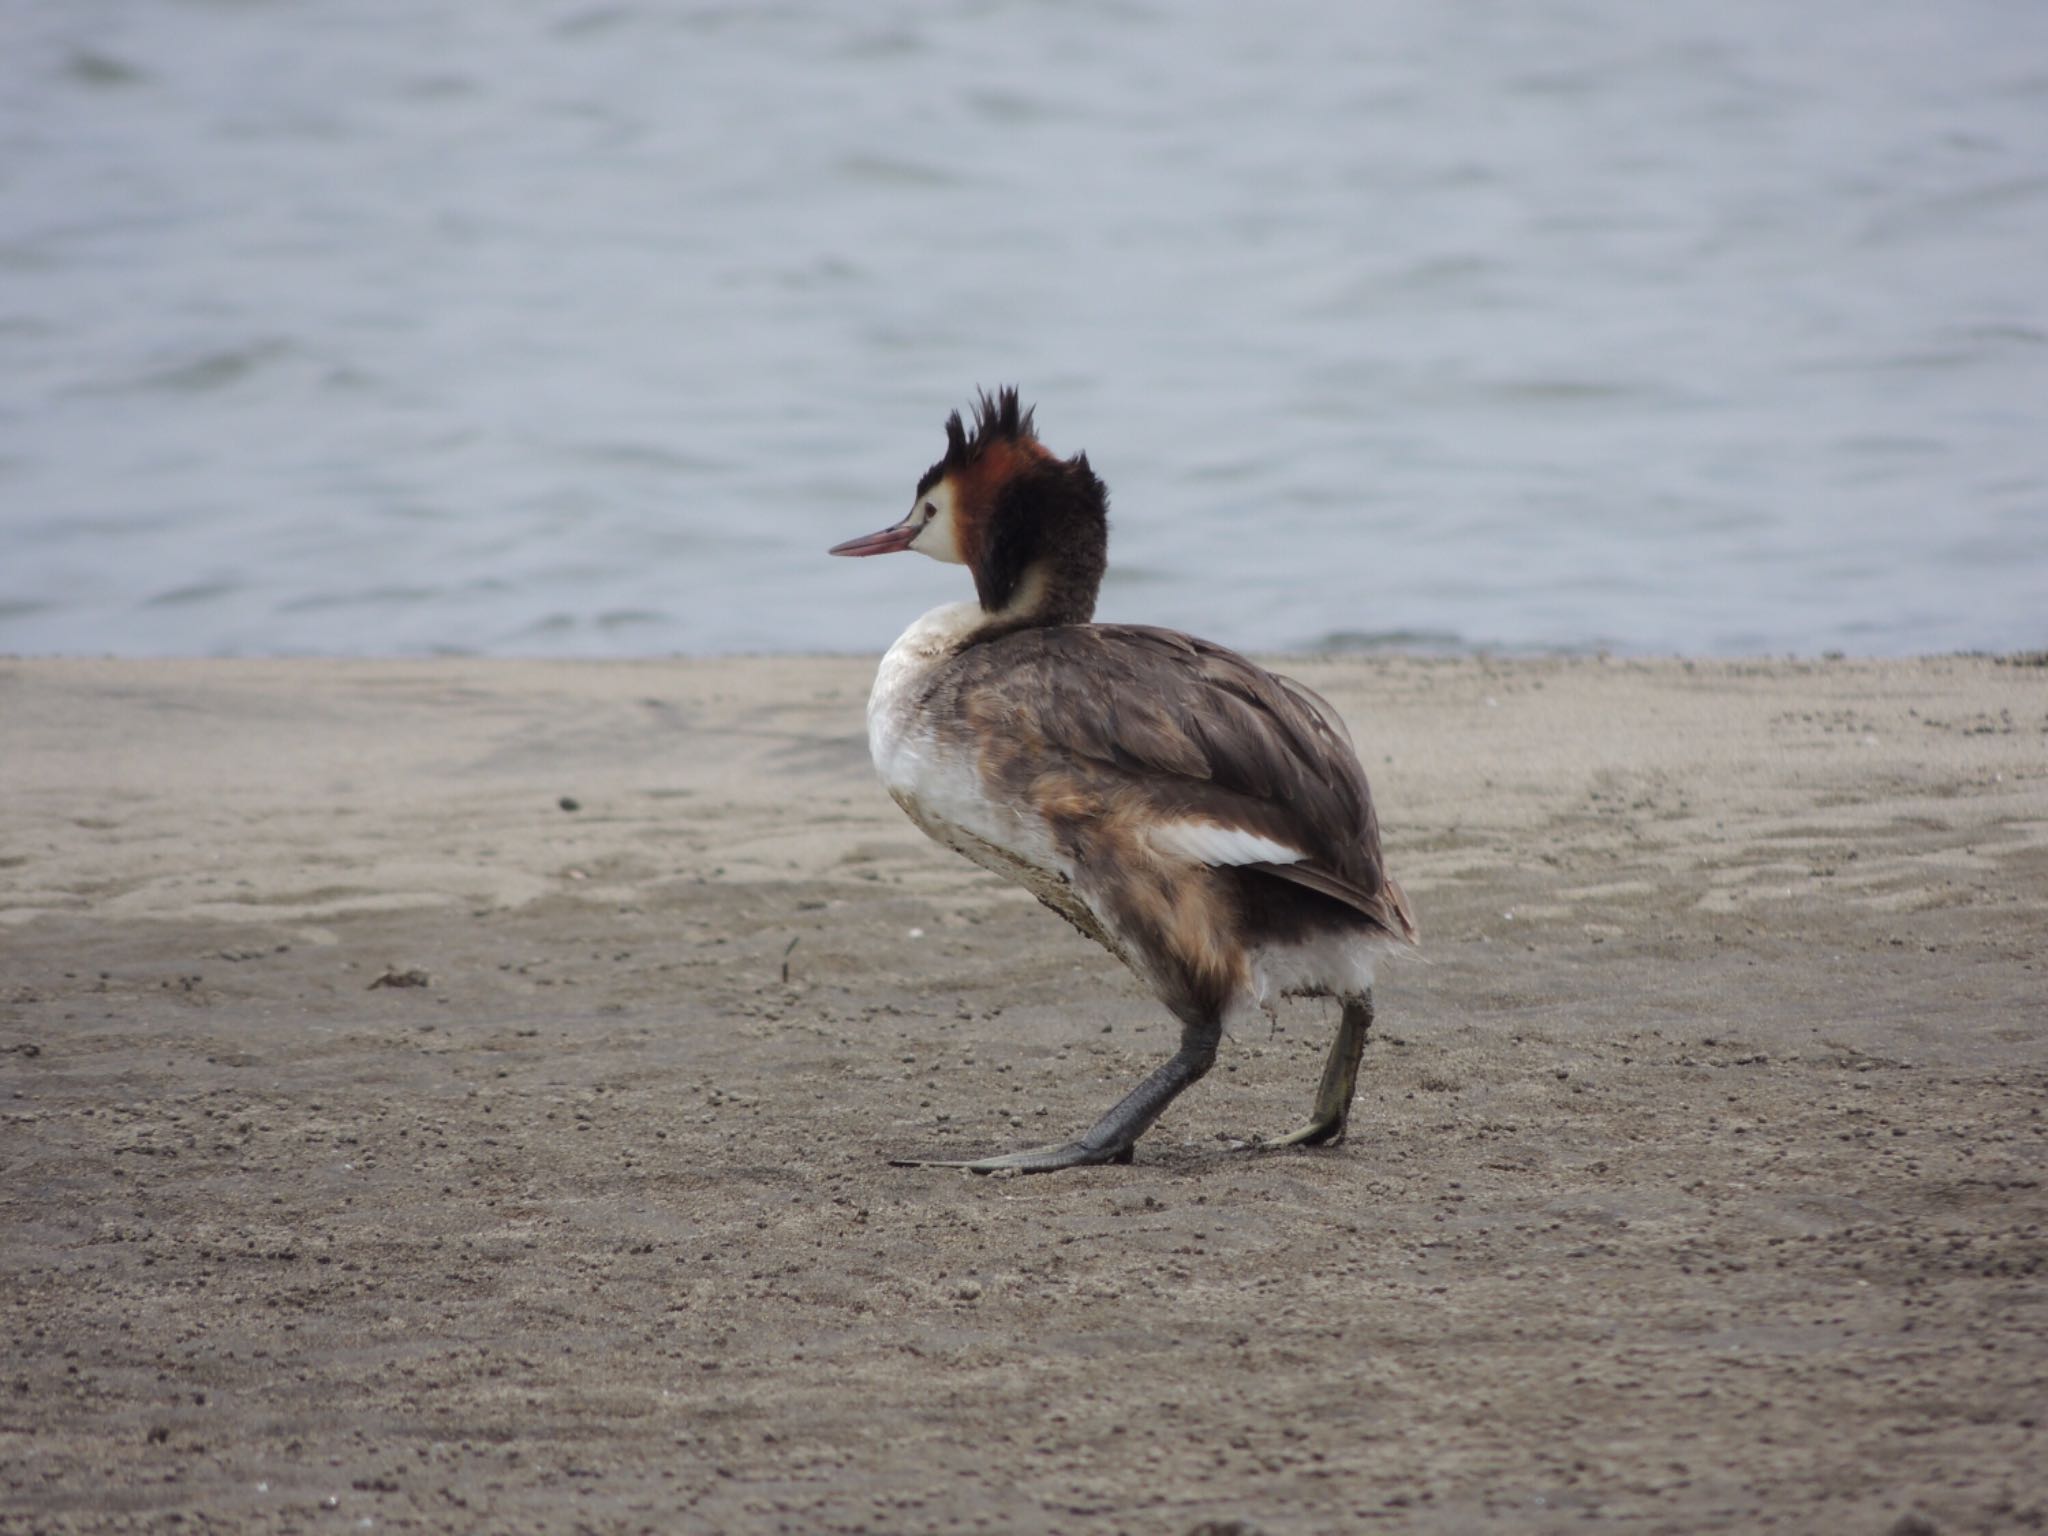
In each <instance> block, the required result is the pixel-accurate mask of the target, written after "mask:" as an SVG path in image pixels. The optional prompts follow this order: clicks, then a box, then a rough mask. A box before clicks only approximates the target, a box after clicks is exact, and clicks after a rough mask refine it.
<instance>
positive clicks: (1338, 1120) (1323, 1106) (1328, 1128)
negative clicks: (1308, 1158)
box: [1259, 992, 1372, 1148]
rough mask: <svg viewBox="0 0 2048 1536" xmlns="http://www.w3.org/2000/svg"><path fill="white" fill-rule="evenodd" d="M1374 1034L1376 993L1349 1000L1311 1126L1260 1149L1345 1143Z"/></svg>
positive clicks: (1269, 1142) (1324, 1068)
mask: <svg viewBox="0 0 2048 1536" xmlns="http://www.w3.org/2000/svg"><path fill="white" fill-rule="evenodd" d="M1371 1030H1372V993H1370V992H1367V993H1366V994H1365V995H1364V996H1363V997H1347V998H1345V999H1344V1017H1343V1018H1342V1019H1341V1020H1340V1021H1339V1022H1338V1025H1337V1038H1336V1039H1335V1040H1333V1041H1331V1042H1330V1059H1329V1060H1328V1061H1326V1062H1324V1063H1323V1080H1322V1082H1321V1083H1320V1084H1318V1085H1317V1087H1316V1107H1315V1109H1314V1111H1313V1112H1312V1113H1311V1114H1310V1116H1309V1122H1308V1124H1307V1125H1304V1126H1302V1127H1301V1129H1299V1130H1296V1131H1289V1132H1288V1133H1287V1134H1286V1135H1285V1136H1275V1137H1274V1138H1273V1139H1272V1140H1271V1141H1264V1142H1261V1143H1259V1145H1260V1146H1262V1147H1268V1148H1272V1147H1313V1146H1319V1145H1321V1144H1322V1143H1324V1142H1329V1143H1331V1144H1335V1143H1337V1142H1340V1141H1342V1140H1343V1139H1344V1124H1345V1122H1346V1121H1347V1120H1349V1119H1350V1118H1351V1095H1352V1093H1353V1092H1354V1091H1355V1090H1356V1089H1357V1087H1358V1063H1359V1060H1360V1058H1361V1057H1363V1056H1364V1055H1365V1037H1366V1035H1367V1034H1368V1033H1370V1032H1371Z"/></svg>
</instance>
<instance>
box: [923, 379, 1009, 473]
mask: <svg viewBox="0 0 2048 1536" xmlns="http://www.w3.org/2000/svg"><path fill="white" fill-rule="evenodd" d="M975 395H976V396H977V400H976V404H975V410H974V430H973V432H972V434H971V435H970V434H969V432H968V429H967V424H966V423H965V422H963V421H962V420H961V419H960V413H959V412H958V411H955V412H953V414H952V415H950V416H948V417H947V418H946V456H945V457H944V458H942V459H940V460H939V461H938V463H936V464H934V465H933V466H932V467H931V468H930V469H928V470H926V471H925V472H924V476H923V478H922V479H920V480H919V481H918V482H917V494H918V495H920V496H922V495H923V494H924V493H925V492H926V491H928V490H930V489H931V488H932V487H933V486H935V485H937V484H938V483H939V482H940V481H941V480H943V479H945V478H946V476H948V475H950V474H953V473H955V472H957V471H959V470H963V469H965V468H967V466H968V465H970V464H972V463H973V462H974V461H975V460H976V459H977V458H979V457H980V456H981V454H982V452H983V450H985V449H986V448H987V447H988V445H989V444H990V443H993V442H997V441H1007V442H1018V441H1020V440H1023V439H1027V438H1028V439H1031V440H1032V441H1036V440H1037V438H1038V431H1037V429H1036V428H1035V427H1034V426H1033V425H1032V421H1031V416H1032V413H1031V412H1030V411H1029V410H1027V409H1025V408H1024V406H1023V404H1022V403H1021V402H1020V401H1019V400H1018V399H1017V391H1016V389H1015V388H1014V387H1013V386H1009V385H1005V386H1004V387H1003V388H1001V389H998V390H997V391H996V392H995V394H994V395H990V394H989V392H988V391H987V390H985V389H978V390H976V391H975Z"/></svg>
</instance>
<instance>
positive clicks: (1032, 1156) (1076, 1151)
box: [890, 1019, 1223, 1173]
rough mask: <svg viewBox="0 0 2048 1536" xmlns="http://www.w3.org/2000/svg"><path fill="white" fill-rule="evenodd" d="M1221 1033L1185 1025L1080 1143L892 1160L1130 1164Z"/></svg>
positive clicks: (994, 1165) (1021, 1166) (1031, 1168)
mask: <svg viewBox="0 0 2048 1536" xmlns="http://www.w3.org/2000/svg"><path fill="white" fill-rule="evenodd" d="M1222 1037H1223V1023H1222V1020H1220V1019H1207V1020H1203V1021H1201V1022H1198V1023H1193V1024H1185V1025H1183V1026H1182V1028H1181V1034H1180V1049H1179V1050H1177V1051H1175V1052H1174V1053H1173V1055H1172V1056H1171V1057H1169V1058H1168V1059H1167V1060H1166V1061H1165V1062H1164V1063H1163V1064H1162V1065H1161V1066H1159V1067H1158V1068H1157V1069H1156V1070H1154V1071H1153V1073H1152V1075H1151V1076H1150V1077H1147V1078H1146V1079H1145V1081H1143V1082H1142V1083H1140V1084H1138V1086H1137V1087H1135V1088H1133V1089H1132V1090H1131V1091H1130V1092H1129V1093H1127V1094H1125V1095H1124V1096H1123V1098H1122V1099H1121V1100H1120V1101H1118V1103H1117V1106H1116V1108H1114V1109H1112V1110H1111V1111H1110V1112H1109V1113H1108V1114H1106V1115H1104V1116H1103V1117H1102V1118H1101V1119H1100V1120H1098V1121H1096V1122H1095V1124H1094V1125H1092V1126H1090V1127H1089V1128H1088V1133H1087V1134H1086V1135H1085V1136H1083V1137H1081V1139H1080V1140H1078V1141H1069V1142H1066V1143H1064V1144H1063V1145H1059V1146H1051V1147H1033V1148H1032V1149H1031V1150H1030V1151H1028V1152H1011V1153H1007V1154H1005V1155H1003V1156H1000V1157H984V1158H977V1159H975V1160H974V1161H972V1162H943V1161H934V1160H925V1159H912V1158H892V1159H890V1161H891V1162H893V1163H894V1164H895V1165H896V1166H897V1167H899V1168H965V1169H968V1170H969V1171H971V1172H974V1173H1003V1172H1014V1173H1054V1172H1057V1171H1058V1170H1059V1169H1061V1168H1080V1167H1085V1166H1087V1165H1088V1164H1090V1163H1128V1162H1129V1161H1130V1160H1131V1149H1132V1148H1133V1147H1134V1146H1136V1145H1137V1141H1138V1138H1139V1137H1140V1136H1142V1135H1144V1134H1145V1132H1146V1131H1147V1130H1149V1129H1150V1128H1151V1125H1152V1122H1153V1121H1154V1120H1157V1119H1158V1118H1159V1116H1160V1114H1161V1113H1162V1112H1164V1110H1165V1109H1166V1106H1167V1105H1169V1104H1171V1103H1172V1102H1173V1101H1174V1099H1175V1098H1176V1097H1177V1096H1178V1095H1179V1094H1180V1091H1181V1090H1182V1089H1183V1088H1186V1087H1187V1086H1188V1085H1189V1084H1190V1083H1192V1082H1195V1081H1196V1080H1197V1079H1199V1078H1200V1077H1201V1076H1202V1074H1204V1073H1205V1072H1207V1071H1208V1070H1209V1068H1210V1067H1211V1066H1213V1065H1214V1064H1215V1061H1216V1043H1217V1042H1218V1041H1219V1040H1220V1039H1222Z"/></svg>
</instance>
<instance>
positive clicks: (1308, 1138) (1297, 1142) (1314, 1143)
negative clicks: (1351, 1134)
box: [1258, 1120, 1344, 1152]
mask: <svg viewBox="0 0 2048 1536" xmlns="http://www.w3.org/2000/svg"><path fill="white" fill-rule="evenodd" d="M1343 1139H1344V1122H1343V1121H1342V1120H1339V1121H1337V1122H1335V1123H1334V1124H1331V1123H1329V1122H1327V1121H1322V1120H1311V1121H1309V1123H1308V1124H1307V1125H1304V1126H1302V1127H1301V1128H1300V1129H1299V1130H1293V1131H1289V1132H1288V1133H1287V1134H1286V1135H1285V1136H1271V1137H1268V1138H1267V1139H1266V1140H1264V1141H1262V1142H1260V1143H1258V1148H1259V1150H1260V1151H1261V1152H1278V1151H1279V1150H1280V1149H1281V1148H1283V1147H1334V1146H1336V1145H1337V1144H1338V1143H1339V1142H1341V1141H1342V1140H1343Z"/></svg>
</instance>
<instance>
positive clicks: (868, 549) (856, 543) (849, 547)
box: [825, 518, 923, 555]
mask: <svg viewBox="0 0 2048 1536" xmlns="http://www.w3.org/2000/svg"><path fill="white" fill-rule="evenodd" d="M922 531H923V524H921V523H914V522H912V521H910V519H908V518H905V519H904V520H903V521H902V522H900V523H896V524H893V525H891V526H890V527H887V528H884V529H882V530H881V531H880V532H879V533H864V534H862V535H861V536H860V537H859V538H857V539H848V540H847V541H846V542H845V543H844V544H834V545H833V546H832V547H831V548H830V549H828V550H826V551H825V553H826V554H828V555H893V554H895V553H896V551H897V550H899V549H908V548H910V541H911V540H912V539H914V538H916V537H917V536H918V534H919V533H920V532H922Z"/></svg>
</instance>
